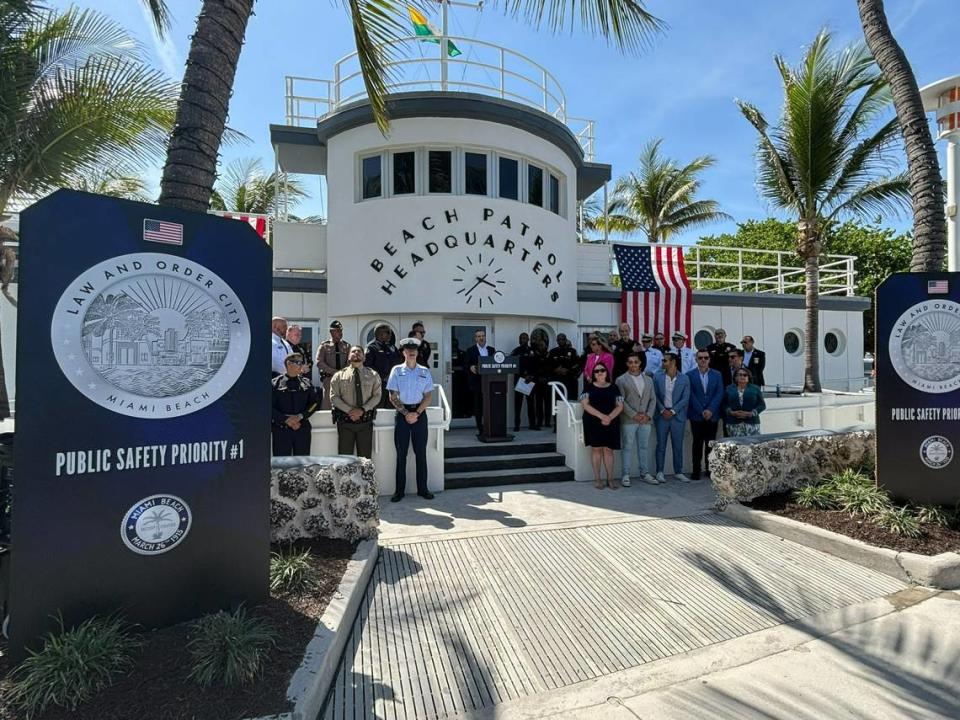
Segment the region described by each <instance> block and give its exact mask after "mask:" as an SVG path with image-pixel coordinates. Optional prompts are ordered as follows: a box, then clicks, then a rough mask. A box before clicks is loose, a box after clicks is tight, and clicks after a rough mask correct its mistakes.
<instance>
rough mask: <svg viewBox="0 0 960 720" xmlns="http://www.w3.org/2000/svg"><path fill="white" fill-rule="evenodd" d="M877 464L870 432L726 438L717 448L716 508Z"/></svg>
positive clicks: (713, 464)
mask: <svg viewBox="0 0 960 720" xmlns="http://www.w3.org/2000/svg"><path fill="white" fill-rule="evenodd" d="M875 460H876V437H875V435H874V432H873V431H872V430H857V431H852V432H843V433H832V432H830V431H813V432H809V433H791V434H786V435H768V436H763V435H757V436H754V437H748V438H724V439H723V440H717V441H716V442H715V443H714V444H713V451H712V453H711V455H710V481H711V482H712V483H713V489H714V491H715V492H716V494H717V502H716V505H717V508H718V509H723V508H724V507H726V505H727V503H729V502H731V501H733V500H738V501H746V500H753V499H754V498H758V497H761V496H762V495H771V494H773V493H778V492H784V491H786V490H793V489H795V488H799V487H802V486H804V485H808V484H810V483H812V482H816V481H818V480H820V479H821V478H823V477H826V476H828V475H832V474H834V473H837V472H840V471H842V470H845V469H846V468H858V467H861V466H864V465H870V466H872V465H873V464H874V463H875Z"/></svg>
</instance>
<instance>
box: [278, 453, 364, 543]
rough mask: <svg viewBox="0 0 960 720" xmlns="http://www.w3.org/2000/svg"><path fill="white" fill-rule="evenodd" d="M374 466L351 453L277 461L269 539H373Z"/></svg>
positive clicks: (288, 458)
mask: <svg viewBox="0 0 960 720" xmlns="http://www.w3.org/2000/svg"><path fill="white" fill-rule="evenodd" d="M377 496H378V493H377V481H376V476H375V469H374V465H373V462H372V461H371V460H367V459H366V458H357V457H354V456H352V455H331V456H324V457H319V456H302V457H275V458H273V459H272V462H271V469H270V540H271V542H277V541H279V540H297V539H299V538H312V537H330V538H343V539H345V540H359V539H361V538H371V537H375V536H376V534H377V527H378V526H379V524H380V505H379V501H378V499H377Z"/></svg>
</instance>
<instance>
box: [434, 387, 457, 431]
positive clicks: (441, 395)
mask: <svg viewBox="0 0 960 720" xmlns="http://www.w3.org/2000/svg"><path fill="white" fill-rule="evenodd" d="M433 387H434V389H436V390H439V392H438V393H437V399H438V400H439V401H440V402H439V405H440V409H441V411H442V412H443V415H442V416H441V421H442V423H443V429H444V430H449V429H450V420H451V418H452V417H453V413H452V412H451V410H450V402H449V401H448V400H447V393H446V392H444V390H443V385H440V384H435V385H434V386H433Z"/></svg>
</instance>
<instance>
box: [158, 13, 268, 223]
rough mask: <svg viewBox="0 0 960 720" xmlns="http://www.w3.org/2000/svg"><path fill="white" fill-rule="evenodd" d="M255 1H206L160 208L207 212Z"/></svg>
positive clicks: (192, 44)
mask: <svg viewBox="0 0 960 720" xmlns="http://www.w3.org/2000/svg"><path fill="white" fill-rule="evenodd" d="M253 3H254V0H203V7H202V8H201V9H200V16H199V17H198V18H197V30H196V32H195V33H194V35H193V39H192V40H191V42H190V54H189V55H188V56H187V69H186V71H185V72H184V75H183V86H182V89H181V91H180V103H179V104H178V106H177V119H176V122H175V124H174V128H173V133H172V134H171V135H170V144H169V146H168V149H167V162H166V164H165V165H164V167H163V178H162V180H161V182H160V201H159V202H160V204H161V205H169V206H172V207H178V208H182V209H184V210H193V211H195V212H206V211H207V209H208V208H209V206H210V194H211V192H213V183H214V181H215V180H216V176H217V154H218V153H219V151H220V141H221V139H222V138H223V130H224V127H225V126H226V123H227V112H228V109H229V105H230V95H231V94H232V92H233V78H234V75H235V74H236V71H237V62H238V61H239V59H240V50H241V48H242V46H243V37H244V34H245V33H246V30H247V22H248V21H249V20H250V15H252V14H253Z"/></svg>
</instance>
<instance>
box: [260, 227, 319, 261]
mask: <svg viewBox="0 0 960 720" xmlns="http://www.w3.org/2000/svg"><path fill="white" fill-rule="evenodd" d="M271 245H272V247H273V267H274V269H275V270H276V269H278V268H279V269H284V270H290V269H294V270H323V269H325V268H326V267H327V226H326V225H321V224H319V223H291V222H280V221H275V222H274V223H273V237H272V242H271Z"/></svg>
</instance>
